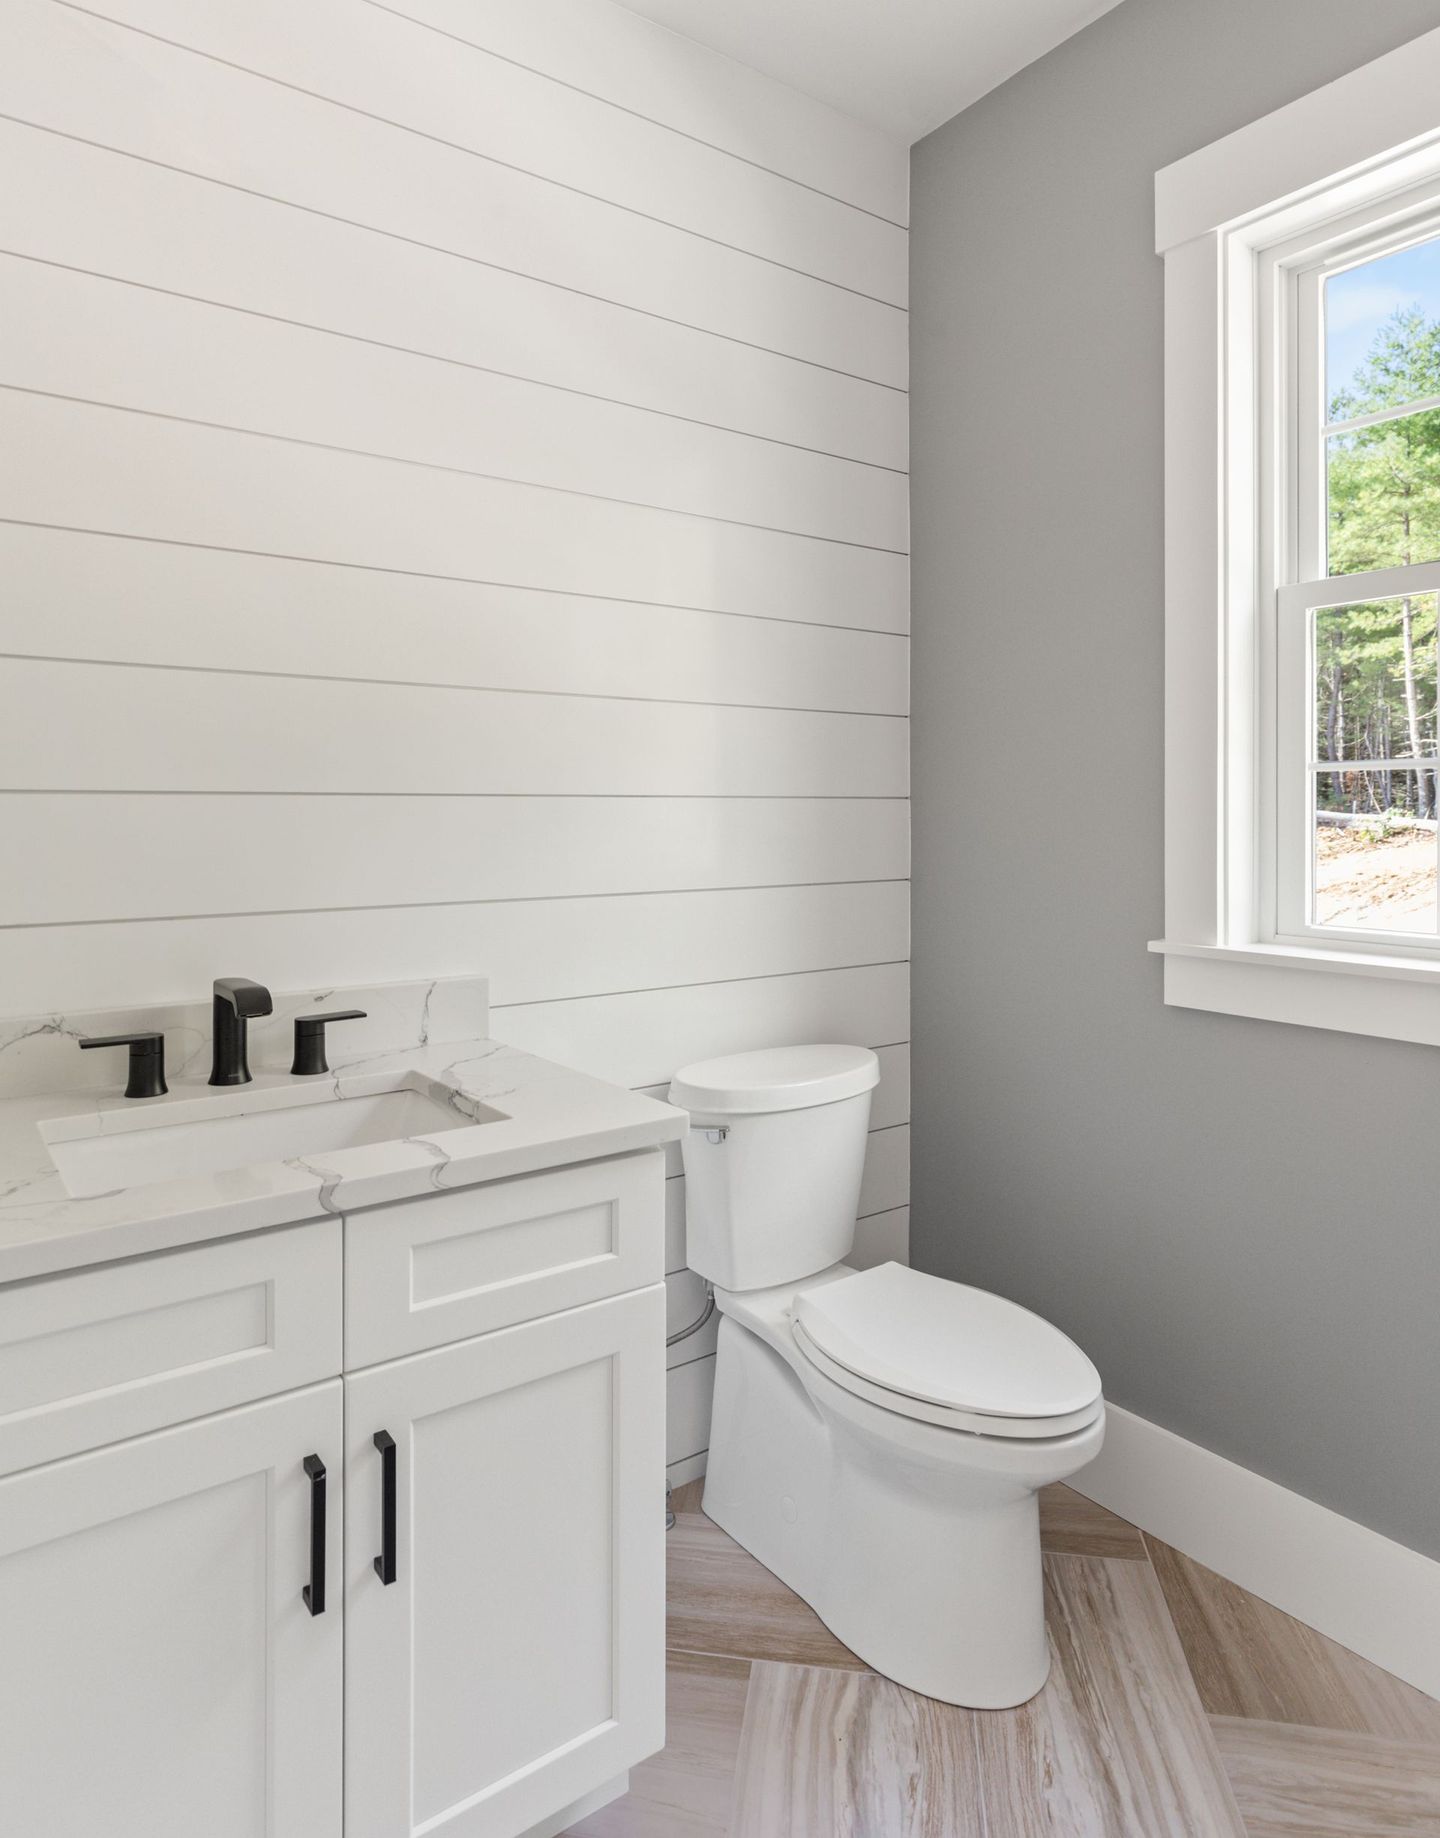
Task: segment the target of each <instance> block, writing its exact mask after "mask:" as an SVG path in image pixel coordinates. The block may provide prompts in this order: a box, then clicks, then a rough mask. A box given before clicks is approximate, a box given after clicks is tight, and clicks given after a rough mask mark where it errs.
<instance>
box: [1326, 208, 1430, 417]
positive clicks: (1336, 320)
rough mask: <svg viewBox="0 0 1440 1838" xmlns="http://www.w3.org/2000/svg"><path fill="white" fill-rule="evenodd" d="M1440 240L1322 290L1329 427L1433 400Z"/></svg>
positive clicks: (1362, 268) (1383, 259) (1353, 271)
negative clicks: (1323, 296)
mask: <svg viewBox="0 0 1440 1838" xmlns="http://www.w3.org/2000/svg"><path fill="white" fill-rule="evenodd" d="M1437 325H1440V237H1436V238H1433V239H1432V240H1431V241H1429V242H1423V243H1416V244H1414V245H1413V247H1411V248H1409V249H1397V250H1396V251H1395V253H1394V254H1393V255H1382V256H1380V257H1379V258H1378V259H1377V260H1376V261H1373V262H1362V263H1361V264H1360V265H1359V266H1358V267H1357V268H1347V269H1345V270H1344V272H1343V273H1341V274H1332V275H1331V276H1330V278H1329V279H1328V280H1327V281H1326V283H1325V398H1326V401H1327V402H1328V403H1329V404H1330V410H1329V419H1330V420H1331V421H1348V420H1349V419H1350V418H1351V417H1352V416H1354V415H1365V414H1369V413H1370V412H1371V411H1372V410H1374V409H1378V408H1403V407H1404V406H1405V405H1406V403H1409V402H1419V401H1422V400H1423V399H1424V398H1425V397H1426V396H1440V352H1437V350H1436V343H1437V340H1436V327H1437Z"/></svg>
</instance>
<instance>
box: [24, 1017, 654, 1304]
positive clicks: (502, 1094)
mask: <svg viewBox="0 0 1440 1838" xmlns="http://www.w3.org/2000/svg"><path fill="white" fill-rule="evenodd" d="M72 1051H73V1044H72ZM83 1057H85V1058H87V1059H88V1058H90V1057H91V1056H90V1055H85V1056H83ZM330 1058H331V1067H332V1069H331V1071H330V1072H329V1073H327V1074H324V1075H321V1076H320V1077H319V1078H312V1079H303V1078H293V1077H291V1076H290V1075H289V1074H288V1073H287V1072H282V1071H278V1070H270V1071H257V1072H256V1073H255V1076H254V1079H253V1081H252V1083H251V1084H249V1085H247V1086H244V1087H241V1088H239V1089H238V1090H237V1089H235V1088H230V1089H226V1090H225V1091H223V1092H217V1091H215V1090H214V1089H212V1088H211V1087H210V1086H209V1085H208V1084H207V1083H206V1082H205V1079H204V1073H203V1071H202V1070H199V1069H197V1070H190V1069H189V1068H186V1070H185V1072H184V1073H183V1074H182V1076H180V1077H176V1076H174V1074H173V1073H172V1075H171V1081H170V1092H169V1095H168V1096H166V1097H161V1098H148V1099H137V1100H130V1099H125V1098H122V1097H119V1096H112V1095H109V1094H104V1095H102V1094H100V1093H97V1092H95V1091H93V1090H91V1091H83V1090H82V1091H77V1090H69V1091H61V1092H58V1093H51V1094H49V1095H45V1094H44V1093H40V1094H34V1095H32V1094H30V1093H24V1094H20V1095H16V1096H13V1097H9V1098H4V1099H0V1283H9V1282H16V1281H21V1280H24V1279H26V1278H33V1277H38V1276H45V1275H49V1274H51V1273H52V1272H55V1271H59V1270H66V1269H74V1268H76V1267H78V1266H80V1265H84V1264H95V1263H102V1262H108V1261H111V1260H113V1259H116V1258H122V1257H133V1256H137V1255H140V1254H142V1253H145V1252H151V1251H161V1250H169V1249H172V1248H174V1247H176V1246H179V1245H187V1244H197V1243H200V1242H203V1241H204V1240H206V1239H212V1238H223V1237H228V1236H231V1235H233V1234H235V1233H238V1232H253V1231H257V1230H263V1229H265V1228H268V1227H271V1226H277V1225H286V1224H290V1223H292V1222H295V1221H299V1220H304V1219H313V1218H318V1217H320V1216H321V1215H322V1214H326V1213H332V1214H333V1213H340V1212H351V1211H354V1210H355V1209H356V1208H358V1207H362V1206H379V1205H383V1204H384V1203H386V1202H388V1201H393V1200H404V1199H409V1198H412V1197H413V1196H415V1195H417V1194H425V1193H431V1192H436V1191H447V1190H449V1189H450V1188H455V1187H466V1186H470V1185H472V1184H473V1183H475V1182H477V1181H493V1180H501V1179H504V1178H505V1177H507V1176H510V1175H517V1174H528V1173H532V1172H534V1171H535V1170H537V1169H541V1168H555V1167H560V1166H562V1165H563V1164H565V1163H567V1162H578V1161H589V1160H593V1159H595V1158H596V1157H598V1156H602V1155H619V1154H624V1153H626V1152H627V1151H630V1150H635V1149H647V1148H653V1147H655V1146H656V1145H657V1144H660V1143H665V1142H672V1141H675V1140H676V1139H677V1138H679V1137H680V1136H682V1135H683V1134H684V1131H685V1128H686V1123H687V1118H686V1115H685V1113H684V1112H683V1111H679V1110H674V1109H672V1108H671V1107H670V1106H669V1105H668V1104H660V1103H657V1102H656V1101H655V1100H654V1099H653V1098H646V1097H641V1096H639V1095H638V1094H637V1093H635V1092H631V1091H626V1090H623V1089H622V1088H620V1087H618V1086H614V1085H607V1084H605V1083H604V1082H603V1081H601V1080H599V1079H595V1078H591V1077H589V1076H588V1075H586V1074H584V1073H581V1072H573V1071H570V1070H568V1069H567V1068H565V1067H563V1066H557V1065H552V1064H551V1063H550V1062H549V1061H547V1060H543V1059H536V1058H535V1057H534V1056H533V1055H532V1054H529V1053H523V1052H520V1051H519V1050H518V1049H517V1048H514V1047H507V1046H505V1045H503V1044H502V1043H501V1042H499V1041H496V1040H490V1039H475V1040H468V1041H465V1040H460V1041H457V1040H449V1041H445V1042H439V1043H435V1042H427V1043H423V1044H418V1045H414V1046H408V1047H402V1048H398V1049H395V1050H392V1051H388V1052H375V1051H373V1050H372V1051H369V1052H366V1053H363V1054H358V1055H356V1056H355V1057H353V1058H350V1059H347V1058H346V1056H345V1053H344V1049H343V1046H342V1043H341V1038H340V1034H339V1032H338V1030H337V1033H336V1036H335V1038H334V1040H333V1041H332V1043H331V1047H330ZM112 1065H113V1062H112ZM402 1084H404V1085H407V1086H410V1087H411V1088H413V1089H417V1090H420V1091H422V1092H424V1093H425V1094H426V1095H427V1096H428V1097H430V1098H431V1099H433V1100H435V1101H437V1102H439V1103H442V1104H444V1105H445V1106H446V1107H447V1108H448V1109H450V1110H452V1111H454V1112H455V1114H456V1124H457V1126H458V1127H454V1128H437V1129H436V1130H435V1131H433V1132H431V1133H429V1134H422V1135H417V1136H412V1137H407V1138H405V1139H404V1140H401V1141H396V1142H385V1143H372V1144H368V1145H364V1146H359V1147H350V1148H344V1149H335V1150H330V1151H327V1152H326V1153H325V1154H323V1155H316V1156H313V1157H311V1156H307V1157H305V1158H303V1159H302V1158H299V1157H293V1158H291V1159H290V1160H287V1161H277V1162H266V1163H257V1164H254V1165H252V1166H249V1167H243V1168H231V1169H224V1170H221V1171H218V1172H216V1173H212V1174H205V1175H193V1176H190V1177H187V1178H184V1179H180V1180H173V1181H158V1182H154V1183H151V1184H149V1185H146V1186H138V1187H133V1188H120V1189H118V1190H115V1191H112V1192H107V1193H101V1194H97V1195H95V1196H94V1197H93V1198H90V1199H73V1198H71V1197H70V1195H69V1194H68V1193H67V1192H66V1190H65V1187H64V1184H63V1183H62V1181H61V1179H60V1176H59V1174H58V1173H57V1172H56V1170H55V1168H54V1165H53V1163H52V1161H51V1158H50V1153H49V1151H48V1149H47V1148H46V1146H45V1142H44V1140H43V1138H42V1137H41V1134H40V1129H39V1126H40V1125H41V1124H42V1123H44V1124H46V1125H47V1126H50V1125H54V1124H56V1123H58V1122H60V1120H61V1119H65V1120H68V1121H67V1123H64V1124H61V1128H60V1130H54V1129H52V1130H51V1132H50V1133H51V1134H52V1136H53V1135H57V1134H61V1133H64V1134H70V1133H71V1132H72V1131H73V1133H75V1134H82V1133H83V1134H86V1135H90V1134H94V1133H106V1132H107V1130H108V1131H111V1132H113V1131H115V1130H118V1129H122V1128H127V1127H128V1128H134V1127H136V1119H137V1117H138V1116H143V1118H144V1122H145V1124H146V1125H147V1126H148V1125H158V1124H163V1123H166V1122H177V1123H178V1122H180V1121H181V1120H182V1119H183V1120H189V1119H190V1118H192V1117H194V1118H198V1117H204V1116H207V1115H211V1114H225V1115H228V1116H234V1115H236V1114H237V1112H239V1111H245V1112H249V1111H255V1110H265V1109H274V1108H283V1107H288V1106H290V1105H295V1104H304V1103H306V1102H313V1100H314V1096H315V1088H316V1087H317V1086H320V1087H324V1088H327V1097H328V1096H330V1095H332V1094H333V1096H334V1098H335V1099H337V1100H338V1101H340V1102H342V1103H343V1102H344V1101H345V1100H346V1099H348V1098H355V1097H364V1096H369V1095H371V1094H374V1093H376V1092H384V1091H394V1090H395V1089H396V1088H397V1086H400V1085H402ZM495 1112H499V1113H500V1116H499V1118H497V1119H496V1120H495V1121H485V1122H468V1123H467V1122H466V1119H467V1118H468V1117H474V1116H475V1115H477V1114H481V1115H484V1114H487V1113H495Z"/></svg>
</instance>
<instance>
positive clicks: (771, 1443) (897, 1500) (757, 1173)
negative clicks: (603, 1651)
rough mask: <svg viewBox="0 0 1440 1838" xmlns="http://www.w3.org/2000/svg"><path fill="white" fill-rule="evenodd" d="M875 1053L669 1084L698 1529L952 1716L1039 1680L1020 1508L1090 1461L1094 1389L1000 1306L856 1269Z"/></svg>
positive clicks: (1040, 1631)
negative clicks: (694, 1358) (703, 1296)
mask: <svg viewBox="0 0 1440 1838" xmlns="http://www.w3.org/2000/svg"><path fill="white" fill-rule="evenodd" d="M878 1077H879V1067H878V1062H877V1061H876V1059H875V1055H874V1054H873V1053H870V1052H868V1051H866V1050H865V1049H862V1048H854V1047H831V1046H827V1047H803V1048H781V1049H773V1050H767V1051H765V1052H760V1053H748V1054H739V1055H734V1056H731V1057H730V1058H727V1059H722V1060H711V1061H707V1062H704V1063H702V1064H699V1065H696V1066H690V1067H686V1068H685V1069H684V1070H683V1071H682V1072H680V1073H679V1074H677V1076H676V1078H675V1080H674V1083H673V1084H672V1086H671V1090H670V1097H671V1102H672V1103H675V1104H678V1105H680V1106H682V1107H683V1108H685V1109H687V1110H689V1112H690V1114H691V1128H690V1132H689V1135H688V1136H687V1138H686V1140H685V1143H684V1145H683V1150H684V1159H685V1172H686V1211H687V1228H686V1229H687V1241H688V1249H687V1259H688V1262H689V1264H690V1266H691V1267H692V1268H693V1269H695V1270H697V1271H698V1272H699V1273H700V1274H701V1275H703V1276H705V1277H707V1278H709V1280H710V1281H711V1283H712V1284H713V1285H714V1288H715V1298H716V1304H717V1309H718V1312H719V1314H720V1317H721V1321H720V1331H719V1339H718V1346H717V1358H716V1372H715V1402H714V1412H713V1417H712V1421H711V1430H710V1452H709V1462H708V1472H707V1474H706V1478H705V1493H704V1510H705V1512H706V1514H707V1515H708V1516H709V1517H710V1518H711V1519H713V1520H714V1521H715V1522H716V1524H718V1525H719V1526H721V1527H722V1529H723V1530H725V1531H726V1532H728V1533H729V1534H730V1536H731V1537H732V1538H734V1539H735V1540H736V1541H737V1542H738V1543H739V1544H741V1545H743V1546H744V1547H745V1549H746V1550H748V1551H749V1552H750V1553H751V1554H752V1555H753V1556H755V1557H756V1558H758V1559H759V1560H760V1562H761V1563H763V1564H764V1565H765V1566H766V1567H767V1568H768V1569H770V1570H772V1571H773V1572H774V1573H775V1575H776V1576H778V1577H779V1578H780V1580H781V1581H782V1582H784V1583H785V1584H787V1585H788V1586H789V1587H790V1588H791V1589H793V1590H794V1591H795V1593H796V1594H797V1595H799V1596H801V1597H802V1598H803V1599H804V1600H805V1601H806V1602H808V1603H809V1604H810V1606H811V1607H812V1608H813V1609H814V1610H815V1612H816V1613H817V1614H818V1615H819V1617H820V1619H821V1620H822V1621H824V1622H825V1624H826V1625H827V1626H828V1627H829V1628H830V1629H831V1631H832V1632H833V1633H834V1634H835V1635H836V1636H837V1637H838V1638H839V1639H840V1640H842V1641H843V1642H844V1643H845V1644H846V1645H847V1646H848V1647H850V1649H851V1650H852V1651H853V1652H854V1653H855V1654H856V1655H857V1656H858V1657H859V1658H860V1659H862V1660H863V1661H864V1662H865V1663H866V1665H868V1666H870V1667H873V1668H874V1670H876V1671H877V1672H881V1673H883V1674H884V1675H885V1676H887V1677H889V1678H892V1679H894V1680H896V1681H897V1682H898V1683H899V1684H902V1685H906V1686H908V1687H909V1688H910V1689H912V1690H914V1691H918V1692H921V1693H923V1694H925V1695H926V1696H928V1697H934V1698H940V1699H943V1700H945V1701H946V1702H948V1703H952V1704H962V1705H967V1706H970V1707H972V1708H976V1709H1001V1708H1005V1707H1008V1706H1011V1705H1015V1704H1020V1703H1023V1702H1024V1701H1025V1700H1026V1699H1027V1698H1030V1697H1033V1696H1034V1694H1035V1693H1036V1692H1037V1691H1039V1690H1040V1688H1041V1686H1042V1685H1043V1684H1044V1683H1045V1679H1046V1676H1047V1673H1048V1670H1049V1646H1048V1642H1047V1640H1046V1636H1045V1620H1044V1592H1043V1582H1042V1573H1041V1564H1040V1535H1039V1490H1040V1488H1042V1487H1044V1486H1046V1485H1048V1484H1049V1483H1051V1482H1053V1481H1059V1480H1064V1479H1065V1478H1067V1477H1068V1476H1070V1475H1072V1474H1074V1473H1075V1472H1076V1471H1077V1470H1078V1469H1080V1468H1082V1467H1083V1466H1084V1465H1085V1464H1086V1463H1087V1462H1089V1461H1091V1460H1092V1459H1093V1458H1094V1456H1095V1455H1096V1454H1098V1453H1099V1450H1100V1445H1101V1442H1102V1440H1103V1438H1104V1427H1105V1406H1104V1400H1103V1397H1102V1395H1101V1388H1100V1379H1099V1375H1098V1374H1097V1373H1096V1371H1095V1368H1094V1367H1093V1366H1092V1365H1091V1363H1090V1361H1089V1360H1088V1359H1087V1358H1086V1356H1085V1355H1084V1353H1082V1352H1081V1350H1080V1349H1079V1348H1078V1347H1077V1346H1076V1345H1075V1344H1074V1342H1073V1341H1071V1340H1069V1339H1068V1338H1067V1337H1066V1336H1065V1335H1064V1334H1063V1333H1061V1331H1060V1330H1059V1329H1058V1328H1056V1327H1054V1326H1052V1325H1051V1324H1050V1323H1049V1322H1047V1321H1044V1320H1042V1319H1041V1318H1040V1317H1039V1316H1037V1315H1034V1314H1032V1313H1031V1312H1030V1311H1029V1310H1027V1309H1023V1308H1020V1307H1019V1306H1018V1305H1016V1304H1015V1303H1013V1302H1009V1301H1006V1300H1005V1299H1004V1298H1002V1297H999V1296H995V1295H991V1294H988V1293H987V1292H986V1291H984V1290H979V1289H974V1288H971V1287H969V1286H968V1285H965V1284H961V1283H953V1282H949V1281H947V1280H945V1279H944V1278H941V1277H935V1276H929V1275H926V1274H924V1273H922V1272H919V1271H914V1270H910V1269H908V1268H906V1267H905V1266H903V1265H900V1264H893V1263H892V1264H882V1265H879V1266H877V1267H875V1268H873V1269H868V1270H856V1269H855V1268H854V1267H853V1266H851V1265H849V1264H847V1263H846V1262H845V1261H844V1259H845V1256H846V1254H847V1253H848V1252H849V1251H850V1250H851V1248H852V1245H853V1239H854V1220H855V1211H856V1203H857V1201H858V1196H859V1183H860V1171H861V1167H862V1166H863V1161H864V1153H865V1137H866V1130H867V1126H868V1122H869V1109H870V1094H871V1091H872V1090H873V1088H874V1085H875V1084H876V1082H877V1081H878Z"/></svg>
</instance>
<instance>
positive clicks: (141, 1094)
mask: <svg viewBox="0 0 1440 1838" xmlns="http://www.w3.org/2000/svg"><path fill="white" fill-rule="evenodd" d="M80 1046H81V1049H82V1050H85V1051H88V1050H89V1048H91V1047H129V1049H130V1062H129V1076H128V1078H127V1079H126V1082H125V1096H126V1097H127V1098H163V1097H164V1096H165V1093H166V1092H167V1091H168V1090H169V1089H170V1087H169V1086H168V1085H167V1084H166V1083H165V1036H164V1035H163V1034H157V1033H154V1032H148V1031H147V1032H143V1033H135V1034H82V1035H81V1036H80Z"/></svg>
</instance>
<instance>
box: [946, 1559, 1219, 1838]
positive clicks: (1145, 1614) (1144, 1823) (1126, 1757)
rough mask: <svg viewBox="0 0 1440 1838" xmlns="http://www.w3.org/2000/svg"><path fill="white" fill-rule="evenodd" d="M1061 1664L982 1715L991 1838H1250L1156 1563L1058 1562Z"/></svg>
mask: <svg viewBox="0 0 1440 1838" xmlns="http://www.w3.org/2000/svg"><path fill="white" fill-rule="evenodd" d="M1045 1582H1046V1619H1047V1621H1048V1623H1049V1627H1050V1639H1051V1645H1052V1647H1053V1650H1054V1661H1053V1665H1052V1667H1051V1673H1050V1679H1049V1682H1048V1683H1047V1684H1046V1686H1045V1689H1044V1690H1043V1691H1042V1692H1041V1693H1040V1695H1039V1696H1038V1697H1036V1698H1032V1699H1031V1701H1030V1703H1029V1704H1025V1705H1022V1706H1021V1707H1020V1708H1019V1709H1018V1710H1012V1711H977V1712H976V1713H975V1730H976V1739H977V1744H978V1750H979V1756H980V1781H981V1788H982V1791H983V1792H984V1795H985V1813H986V1834H987V1838H1244V1831H1243V1828H1242V1826H1241V1824H1240V1820H1239V1815H1238V1814H1237V1812H1236V1810H1235V1805H1234V1801H1233V1799H1232V1798H1231V1795H1230V1790H1229V1786H1228V1784H1227V1782H1226V1778H1225V1774H1224V1770H1223V1769H1222V1767H1221V1765H1220V1758H1219V1755H1218V1753H1217V1752H1216V1748H1215V1742H1214V1738H1213V1737H1212V1735H1211V1733H1210V1729H1209V1725H1208V1724H1207V1722H1206V1720H1205V1717H1204V1714H1203V1712H1202V1711H1201V1708H1200V1704H1199V1701H1198V1699H1197V1697H1196V1695H1195V1690H1194V1687H1193V1685H1192V1684H1191V1682H1190V1677H1189V1674H1188V1672H1187V1671H1186V1668H1185V1660H1184V1656H1183V1654H1182V1653H1181V1651H1180V1647H1179V1643H1178V1642H1177V1640H1176V1638H1175V1631H1174V1629H1173V1628H1172V1626H1171V1624H1170V1619H1169V1616H1168V1615H1167V1613H1166V1610H1165V1600H1164V1597H1163V1596H1162V1595H1161V1593H1160V1587H1159V1584H1158V1583H1157V1582H1156V1580H1155V1577H1154V1574H1153V1573H1152V1571H1151V1569H1150V1567H1149V1565H1148V1564H1137V1563H1132V1562H1116V1561H1114V1560H1111V1559H1105V1558H1095V1557H1070V1556H1055V1557H1048V1558H1047V1559H1046V1560H1045Z"/></svg>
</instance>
